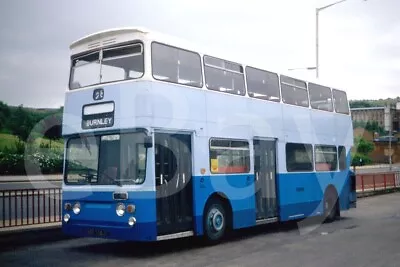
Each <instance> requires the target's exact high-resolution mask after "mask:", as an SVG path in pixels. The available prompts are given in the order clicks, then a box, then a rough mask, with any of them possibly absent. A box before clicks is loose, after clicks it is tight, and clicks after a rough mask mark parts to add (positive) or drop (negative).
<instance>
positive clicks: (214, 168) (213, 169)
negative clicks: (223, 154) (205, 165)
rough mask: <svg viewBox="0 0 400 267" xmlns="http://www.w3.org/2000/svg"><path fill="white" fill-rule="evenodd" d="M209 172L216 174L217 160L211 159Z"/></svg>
mask: <svg viewBox="0 0 400 267" xmlns="http://www.w3.org/2000/svg"><path fill="white" fill-rule="evenodd" d="M211 171H212V172H218V159H211Z"/></svg>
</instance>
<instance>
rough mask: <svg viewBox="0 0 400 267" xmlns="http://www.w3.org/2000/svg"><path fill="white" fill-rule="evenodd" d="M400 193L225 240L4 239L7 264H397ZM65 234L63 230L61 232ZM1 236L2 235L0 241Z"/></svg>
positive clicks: (3, 255) (4, 263) (0, 255)
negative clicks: (329, 218) (327, 217)
mask: <svg viewBox="0 0 400 267" xmlns="http://www.w3.org/2000/svg"><path fill="white" fill-rule="evenodd" d="M399 203H400V193H394V194H388V195H381V196H375V197H370V198H364V199H361V200H359V202H358V208H357V209H353V210H350V211H349V212H344V213H343V214H342V215H343V219H342V220H340V221H336V222H334V223H331V224H324V225H320V224H306V225H303V224H302V223H290V224H283V225H273V226H272V225H267V226H263V227H258V228H254V229H251V230H244V231H239V232H236V233H235V234H234V235H232V236H230V237H229V238H228V239H227V240H225V241H224V242H223V243H222V244H219V245H217V246H213V247H206V246H203V245H201V243H200V242H198V241H197V240H196V239H193V238H189V239H184V240H177V241H166V242H162V243H152V244H138V243H130V242H120V241H112V240H110V241H108V240H101V239H91V238H87V239H61V240H58V241H56V240H47V241H46V242H44V243H39V244H38V243H37V242H38V240H41V238H44V237H45V236H47V239H48V238H49V235H43V236H42V237H40V236H38V235H37V236H35V238H34V240H36V244H32V245H29V243H30V242H32V241H29V242H26V241H24V240H22V239H21V240H18V241H15V240H16V239H15V238H14V239H12V240H14V242H9V241H7V240H5V241H4V242H3V244H1V243H2V242H1V241H0V246H1V247H2V250H1V251H2V252H0V262H1V263H2V266H14V267H15V266H72V265H73V266H74V267H77V266H96V267H102V266H256V267H260V266H277V267H281V266H282V267H283V266H284V267H287V266H307V267H311V266H318V267H319V266H335V267H337V266H352V267H356V266H373V267H379V266H399V265H400V250H399V244H400V205H399ZM60 236H61V235H60ZM0 240H1V239H0ZM50 241H51V242H50Z"/></svg>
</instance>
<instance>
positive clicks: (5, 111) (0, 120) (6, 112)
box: [0, 101, 10, 131]
mask: <svg viewBox="0 0 400 267" xmlns="http://www.w3.org/2000/svg"><path fill="white" fill-rule="evenodd" d="M9 116H10V108H9V107H8V106H7V105H6V104H4V103H3V102H1V101H0V131H5V130H6V126H7V118H9Z"/></svg>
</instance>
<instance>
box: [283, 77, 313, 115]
mask: <svg viewBox="0 0 400 267" xmlns="http://www.w3.org/2000/svg"><path fill="white" fill-rule="evenodd" d="M281 88H282V100H283V103H285V104H290V105H296V106H301V107H308V106H309V103H308V92H307V84H306V82H304V81H301V80H297V79H293V78H290V77H287V76H283V75H281Z"/></svg>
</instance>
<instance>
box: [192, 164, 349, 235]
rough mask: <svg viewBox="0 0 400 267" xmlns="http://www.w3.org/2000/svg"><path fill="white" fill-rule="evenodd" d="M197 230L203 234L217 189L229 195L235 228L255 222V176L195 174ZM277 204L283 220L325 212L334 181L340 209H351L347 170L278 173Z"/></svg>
mask: <svg viewBox="0 0 400 267" xmlns="http://www.w3.org/2000/svg"><path fill="white" fill-rule="evenodd" d="M193 179H194V180H193V181H194V183H193V186H194V190H193V192H194V194H193V195H194V196H193V198H194V200H195V202H194V216H195V226H194V228H195V233H196V234H197V235H201V234H203V219H202V215H203V211H204V209H205V205H206V201H207V200H208V198H209V197H210V196H211V195H212V194H213V193H215V192H217V193H221V194H223V195H224V196H226V197H227V198H228V199H229V201H230V204H231V206H232V212H233V216H232V217H233V228H234V229H239V228H244V227H249V226H254V225H255V224H256V208H255V197H254V182H253V181H254V175H252V174H246V175H243V174H240V175H216V176H195V177H193ZM276 182H277V203H278V205H279V206H278V210H279V214H278V217H279V219H280V221H288V220H293V219H300V218H304V217H308V216H316V215H319V214H322V212H323V205H322V200H323V196H324V192H325V189H326V188H327V186H328V185H330V184H332V185H333V186H334V187H335V188H336V190H337V193H338V194H339V197H340V208H341V210H346V209H348V208H349V197H350V195H349V193H350V192H349V186H348V171H341V172H325V173H285V174H277V179H276Z"/></svg>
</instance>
